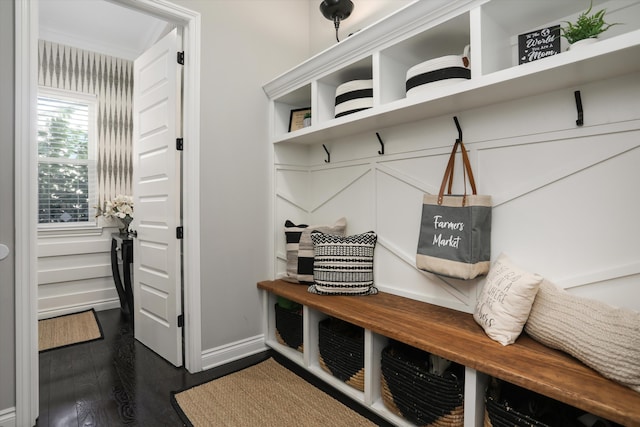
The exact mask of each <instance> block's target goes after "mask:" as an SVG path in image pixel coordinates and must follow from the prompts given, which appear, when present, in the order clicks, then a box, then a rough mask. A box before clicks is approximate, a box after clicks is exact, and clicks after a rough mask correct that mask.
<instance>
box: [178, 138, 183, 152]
mask: <svg viewBox="0 0 640 427" xmlns="http://www.w3.org/2000/svg"><path fill="white" fill-rule="evenodd" d="M183 146H184V140H183V139H182V138H176V150H178V151H182V148H183Z"/></svg>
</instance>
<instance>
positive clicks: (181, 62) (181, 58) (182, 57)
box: [178, 51, 184, 65]
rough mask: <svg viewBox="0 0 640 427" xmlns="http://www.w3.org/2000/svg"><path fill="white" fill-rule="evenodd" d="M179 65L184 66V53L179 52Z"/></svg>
mask: <svg viewBox="0 0 640 427" xmlns="http://www.w3.org/2000/svg"><path fill="white" fill-rule="evenodd" d="M178 64H180V65H184V51H182V52H178Z"/></svg>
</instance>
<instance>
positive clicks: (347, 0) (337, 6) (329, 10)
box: [320, 0, 353, 22]
mask: <svg viewBox="0 0 640 427" xmlns="http://www.w3.org/2000/svg"><path fill="white" fill-rule="evenodd" d="M352 11H353V2H352V1H351V0H324V1H323V2H322V3H320V12H322V15H324V17H325V18H327V19H329V20H331V21H334V22H335V21H336V20H338V21H340V20H342V19H347V18H348V17H349V15H351V12H352Z"/></svg>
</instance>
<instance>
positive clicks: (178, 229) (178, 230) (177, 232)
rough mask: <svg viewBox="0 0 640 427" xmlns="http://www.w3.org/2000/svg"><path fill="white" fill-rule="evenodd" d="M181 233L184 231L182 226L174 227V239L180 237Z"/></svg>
mask: <svg viewBox="0 0 640 427" xmlns="http://www.w3.org/2000/svg"><path fill="white" fill-rule="evenodd" d="M183 233H184V230H183V228H182V226H180V227H176V239H182V236H183Z"/></svg>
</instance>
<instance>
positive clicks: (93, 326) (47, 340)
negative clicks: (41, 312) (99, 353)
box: [38, 309, 103, 352]
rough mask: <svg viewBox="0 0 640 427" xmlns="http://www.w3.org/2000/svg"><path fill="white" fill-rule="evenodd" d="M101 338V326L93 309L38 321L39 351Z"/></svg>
mask: <svg viewBox="0 0 640 427" xmlns="http://www.w3.org/2000/svg"><path fill="white" fill-rule="evenodd" d="M102 338H103V334H102V327H101V326H100V322H98V318H97V317H96V312H95V311H94V310H93V309H91V310H87V311H82V312H79V313H73V314H65V315H63V316H58V317H52V318H51V319H43V320H39V321H38V349H39V350H40V351H41V352H42V351H47V350H53V349H56V348H60V347H67V346H70V345H74V344H80V343H84V342H89V341H95V340H99V339H102Z"/></svg>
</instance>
